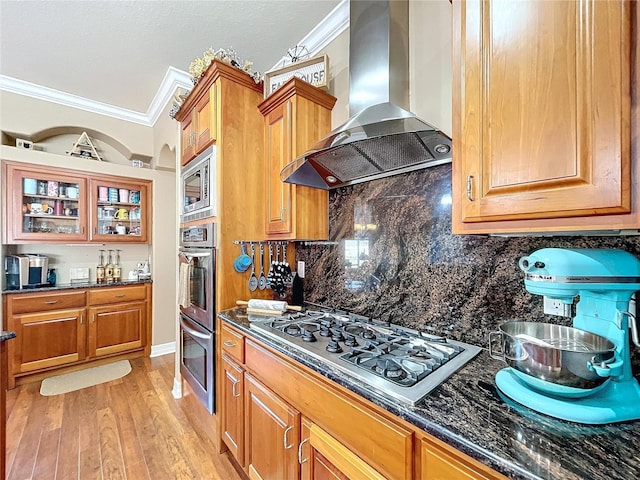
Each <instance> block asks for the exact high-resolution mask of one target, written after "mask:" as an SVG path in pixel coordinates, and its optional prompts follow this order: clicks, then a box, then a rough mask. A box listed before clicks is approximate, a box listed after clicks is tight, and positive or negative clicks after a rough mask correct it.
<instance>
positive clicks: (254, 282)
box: [249, 243, 258, 292]
mask: <svg viewBox="0 0 640 480" xmlns="http://www.w3.org/2000/svg"><path fill="white" fill-rule="evenodd" d="M250 245H251V276H250V277H249V290H251V291H252V292H253V291H255V290H256V288H258V277H256V247H255V246H254V245H253V243H250Z"/></svg>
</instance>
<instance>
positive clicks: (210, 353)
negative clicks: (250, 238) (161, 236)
mask: <svg viewBox="0 0 640 480" xmlns="http://www.w3.org/2000/svg"><path fill="white" fill-rule="evenodd" d="M179 260H180V273H179V275H180V294H179V296H180V298H179V303H180V346H181V348H180V373H181V375H182V378H183V379H184V380H185V381H187V382H188V383H189V385H190V386H191V389H192V390H193V391H194V393H195V394H196V396H197V397H198V398H199V399H200V401H201V402H202V403H203V404H204V405H205V407H206V408H207V410H208V411H209V413H214V412H215V321H214V319H215V285H216V282H215V269H216V251H215V235H214V225H213V223H207V224H204V225H196V226H192V227H185V228H182V229H181V230H180V253H179Z"/></svg>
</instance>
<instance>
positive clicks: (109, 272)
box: [104, 250, 113, 283]
mask: <svg viewBox="0 0 640 480" xmlns="http://www.w3.org/2000/svg"><path fill="white" fill-rule="evenodd" d="M107 252H108V254H107V264H106V265H105V266H104V276H105V279H106V280H107V283H113V257H112V254H111V252H113V250H107Z"/></svg>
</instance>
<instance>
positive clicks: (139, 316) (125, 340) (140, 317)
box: [88, 302, 146, 357]
mask: <svg viewBox="0 0 640 480" xmlns="http://www.w3.org/2000/svg"><path fill="white" fill-rule="evenodd" d="M89 318H90V322H89V342H88V343H89V355H90V356H91V357H99V356H103V355H111V354H114V353H119V352H124V351H128V350H135V349H138V348H142V347H143V346H144V345H145V344H146V338H145V325H146V303H145V302H131V303H125V304H117V305H107V306H103V307H90V308H89Z"/></svg>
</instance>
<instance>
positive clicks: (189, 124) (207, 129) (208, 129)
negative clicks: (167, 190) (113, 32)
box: [180, 83, 217, 166]
mask: <svg viewBox="0 0 640 480" xmlns="http://www.w3.org/2000/svg"><path fill="white" fill-rule="evenodd" d="M216 98H217V95H216V84H215V83H214V84H213V85H212V86H211V88H210V89H209V90H208V91H205V92H203V94H202V96H201V97H199V99H198V100H197V101H196V103H195V106H194V107H193V109H192V111H191V114H190V115H188V116H186V118H185V119H184V120H182V122H181V123H180V131H181V139H180V145H181V146H182V148H181V155H180V159H181V160H180V164H181V165H182V166H184V165H186V164H187V163H189V162H190V161H191V160H192V159H193V158H194V157H195V156H196V155H197V154H199V153H200V152H202V151H203V150H204V149H205V148H207V147H208V146H209V145H211V144H212V143H213V142H214V141H215V139H216V138H215V134H216V120H217V109H216Z"/></svg>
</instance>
